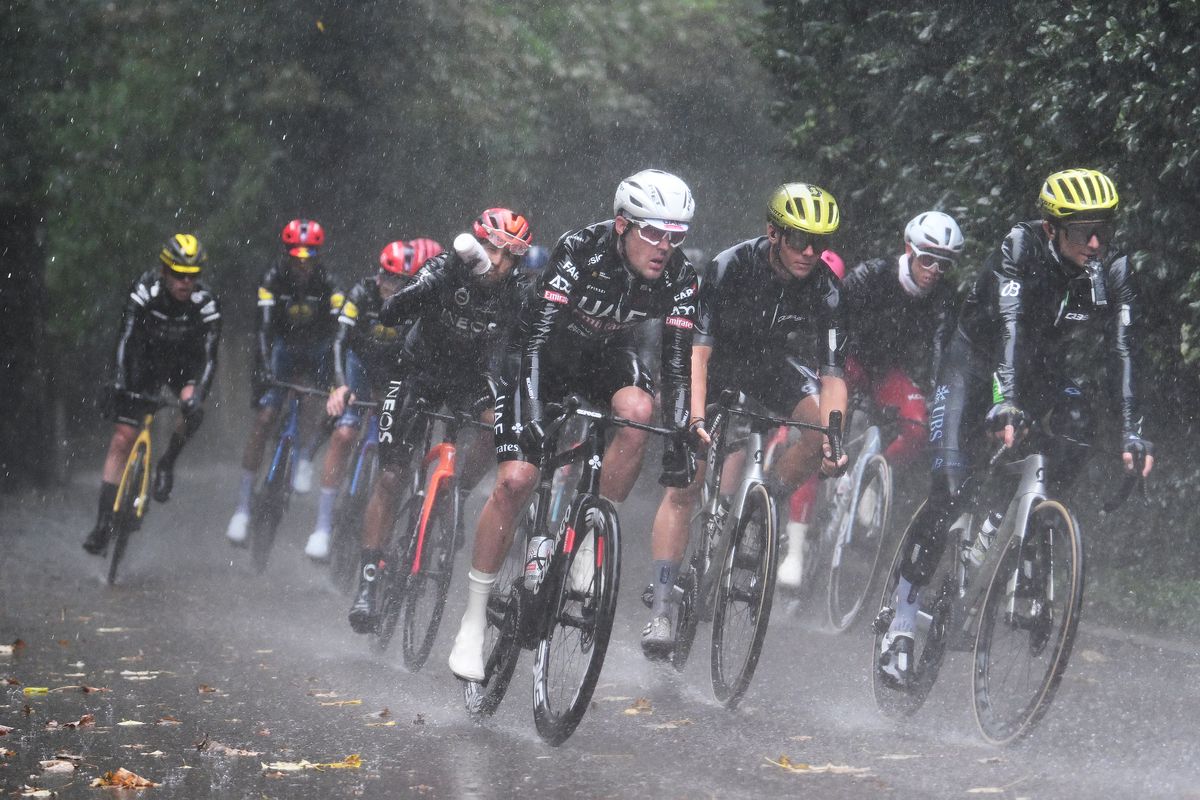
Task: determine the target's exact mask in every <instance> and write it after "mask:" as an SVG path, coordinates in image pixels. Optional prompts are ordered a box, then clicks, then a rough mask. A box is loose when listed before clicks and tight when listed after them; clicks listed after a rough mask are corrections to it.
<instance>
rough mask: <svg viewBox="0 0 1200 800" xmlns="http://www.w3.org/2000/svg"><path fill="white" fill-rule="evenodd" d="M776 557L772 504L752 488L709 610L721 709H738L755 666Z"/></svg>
mask: <svg viewBox="0 0 1200 800" xmlns="http://www.w3.org/2000/svg"><path fill="white" fill-rule="evenodd" d="M778 556H779V541H778V537H777V534H776V530H775V508H774V503H773V502H772V501H771V496H770V494H768V493H767V487H765V486H763V485H762V484H761V483H760V484H756V485H755V486H753V487H752V488H751V489H750V491H749V492H748V493H747V494H746V502H745V506H744V507H743V508H742V515H741V517H740V518H739V519H738V520H737V523H736V525H735V526H734V529H733V536H732V537H731V539H730V541H729V548H728V550H726V552H725V558H724V560H723V563H722V566H721V575H720V578H719V579H718V581H717V598H716V601H715V604H714V606H713V629H712V652H711V668H712V669H711V671H712V687H713V694H714V695H716V698H717V700H718V701H719V702H720V703H721V704H722V705H724V706H725V707H726V708H734V707H735V706H737V704H738V702H739V701H740V700H741V699H742V695H743V694H745V693H746V689H747V688H749V686H750V681H751V679H752V678H753V677H754V669H755V667H757V666H758V657H759V655H761V653H762V646H763V639H764V638H765V637H766V635H767V623H768V622H770V619H771V601H772V599H773V597H774V595H775V569H776V566H777V564H776V562H777V560H778Z"/></svg>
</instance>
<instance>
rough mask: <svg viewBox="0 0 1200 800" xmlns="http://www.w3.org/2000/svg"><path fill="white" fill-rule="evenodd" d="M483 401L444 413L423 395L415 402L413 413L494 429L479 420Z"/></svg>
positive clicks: (458, 423) (449, 422) (446, 421)
mask: <svg viewBox="0 0 1200 800" xmlns="http://www.w3.org/2000/svg"><path fill="white" fill-rule="evenodd" d="M481 403H482V400H480V401H477V402H475V403H474V404H472V405H471V407H470V408H469V409H459V410H457V411H455V412H454V413H453V414H443V413H441V412H440V411H435V410H433V409H432V408H431V407H430V405H429V401H428V400H426V399H425V398H423V397H421V398H418V399H417V401H416V402H415V403H413V413H415V414H422V415H424V416H426V417H429V418H430V419H436V420H440V421H442V422H445V423H447V424H456V425H467V426H473V427H476V428H481V429H482V430H485V431H490V430H492V426H491V425H489V424H488V423H486V422H480V421H479V414H480V413H482V408H481V407H480V406H481Z"/></svg>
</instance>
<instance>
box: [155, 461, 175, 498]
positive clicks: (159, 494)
mask: <svg viewBox="0 0 1200 800" xmlns="http://www.w3.org/2000/svg"><path fill="white" fill-rule="evenodd" d="M174 487H175V469H174V466H167V465H166V464H163V463H162V462H161V461H160V462H159V464H158V469H156V470H154V500H155V502H157V503H165V502H167V501H168V500H170V499H171V489H173V488H174Z"/></svg>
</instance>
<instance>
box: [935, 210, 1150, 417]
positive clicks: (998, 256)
mask: <svg viewBox="0 0 1200 800" xmlns="http://www.w3.org/2000/svg"><path fill="white" fill-rule="evenodd" d="M1103 266H1104V270H1103V272H1104V275H1105V278H1106V280H1107V294H1108V304H1107V305H1106V306H1097V305H1096V304H1095V303H1094V302H1093V301H1092V295H1091V291H1092V290H1091V281H1090V280H1089V278H1088V276H1087V274H1086V273H1084V272H1083V271H1082V270H1080V269H1079V268H1078V267H1076V266H1074V265H1072V264H1064V263H1063V262H1062V260H1061V259H1060V257H1059V255H1058V252H1057V250H1056V249H1054V248H1053V247H1051V246H1050V242H1049V241H1048V240H1047V238H1046V235H1045V232H1044V231H1043V230H1042V223H1041V222H1040V221H1038V220H1034V221H1031V222H1022V223H1020V224H1018V225H1017V226H1015V227H1014V228H1013V229H1012V231H1011V232H1010V233H1009V234H1008V236H1007V237H1005V239H1004V241H1003V242H1002V243H1001V245H1000V248H999V250H997V251H996V252H994V253H993V254H992V255H991V256H990V257H989V258H988V260H987V262H986V263H985V264H984V269H983V271H982V272H981V273H980V274H979V276H978V277H977V278H976V280H975V283H974V285H973V286H972V287H971V291H970V293H969V295H968V296H967V299H966V301H965V302H964V303H963V306H962V310H961V312H960V313H959V320H958V326H959V330H960V331H961V333H962V334H963V336H965V337H966V339H967V340H968V341H969V342H970V343H971V345H972V347H974V348H975V349H976V350H978V351H980V352H981V353H983V354H985V355H986V356H988V357H990V359H991V361H990V363H992V364H995V365H996V366H995V374H994V376H993V377H994V381H995V392H996V393H997V394H998V395H999V396H1002V397H1003V398H1005V399H1007V400H1009V401H1010V402H1013V403H1015V404H1016V405H1017V406H1021V405H1022V400H1023V398H1024V396H1025V395H1026V394H1027V393H1034V392H1036V390H1037V387H1036V385H1034V384H1037V383H1044V382H1046V381H1048V380H1052V379H1055V378H1056V377H1062V376H1063V373H1064V372H1065V371H1066V369H1065V364H1064V360H1065V358H1066V355H1067V352H1068V350H1069V347H1068V345H1067V343H1068V342H1069V341H1070V340H1072V339H1075V338H1079V337H1088V338H1091V339H1093V340H1097V339H1099V338H1100V336H1104V337H1105V339H1106V340H1107V344H1108V348H1109V351H1110V354H1111V360H1110V363H1109V367H1110V370H1111V373H1112V375H1113V378H1114V381H1115V383H1116V384H1117V385H1118V386H1119V391H1120V397H1121V423H1122V425H1123V431H1124V432H1125V433H1127V434H1128V433H1137V434H1139V435H1140V424H1141V421H1140V419H1139V418H1138V413H1137V395H1136V380H1135V377H1136V375H1135V371H1134V363H1133V361H1134V350H1135V345H1136V338H1135V335H1134V328H1135V326H1136V325H1137V323H1138V315H1139V309H1138V299H1137V288H1136V286H1135V283H1134V279H1133V274H1132V270H1131V268H1130V265H1129V260H1128V258H1126V256H1125V254H1124V253H1121V252H1118V251H1116V250H1113V251H1111V252H1110V253H1109V254H1108V255H1107V256H1106V257H1105V258H1104V261H1103Z"/></svg>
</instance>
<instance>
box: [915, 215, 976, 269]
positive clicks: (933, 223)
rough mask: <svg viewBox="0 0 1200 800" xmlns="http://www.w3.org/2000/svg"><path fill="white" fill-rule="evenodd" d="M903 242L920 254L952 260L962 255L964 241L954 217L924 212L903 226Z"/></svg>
mask: <svg viewBox="0 0 1200 800" xmlns="http://www.w3.org/2000/svg"><path fill="white" fill-rule="evenodd" d="M904 241H906V242H908V243H909V244H910V245H912V246H913V248H914V249H916V250H918V251H920V252H922V253H931V254H933V255H939V256H943V257H944V258H950V259H954V258H957V257H958V256H959V254H960V253H962V250H963V241H964V240H963V235H962V231H961V230H959V227H958V223H957V222H955V221H954V217H952V216H950V215H949V214H943V213H942V212H941V211H926V212H924V213H921V214H917V215H916V216H915V217H913V218H912V219H911V220H909V222H908V224H907V225H905V226H904Z"/></svg>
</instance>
